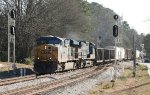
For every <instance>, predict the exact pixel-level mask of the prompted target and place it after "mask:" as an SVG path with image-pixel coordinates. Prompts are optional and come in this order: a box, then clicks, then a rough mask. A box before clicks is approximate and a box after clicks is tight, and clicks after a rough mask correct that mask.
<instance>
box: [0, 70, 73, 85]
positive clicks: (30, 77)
mask: <svg viewBox="0 0 150 95" xmlns="http://www.w3.org/2000/svg"><path fill="white" fill-rule="evenodd" d="M73 71H74V70H73ZM65 73H68V72H59V73H56V74H57V75H62V74H65ZM48 76H49V74H47V75H41V76H38V79H39V78H45V77H48ZM34 79H36V76H35V74H32V75H27V76H22V77H15V78H9V79H2V80H0V86H5V85H10V84H15V83H19V82H24V81H30V80H34Z"/></svg>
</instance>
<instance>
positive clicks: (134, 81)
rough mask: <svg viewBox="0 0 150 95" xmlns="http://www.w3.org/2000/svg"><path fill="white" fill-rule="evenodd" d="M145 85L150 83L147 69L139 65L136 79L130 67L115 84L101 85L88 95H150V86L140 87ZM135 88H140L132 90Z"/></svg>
mask: <svg viewBox="0 0 150 95" xmlns="http://www.w3.org/2000/svg"><path fill="white" fill-rule="evenodd" d="M144 83H150V77H149V75H148V73H147V67H146V66H143V65H138V66H137V69H136V76H135V77H133V74H132V68H131V67H128V68H126V69H125V72H124V73H123V75H122V76H120V77H119V78H118V79H117V80H116V81H115V83H114V84H113V82H103V83H99V84H97V85H96V86H95V87H94V88H93V89H92V90H90V91H89V92H88V95H150V84H148V85H142V86H139V85H141V84H144ZM134 86H139V87H135V88H133V89H130V88H131V87H134ZM125 89H127V90H125ZM122 90H123V91H122ZM116 91H118V92H116Z"/></svg>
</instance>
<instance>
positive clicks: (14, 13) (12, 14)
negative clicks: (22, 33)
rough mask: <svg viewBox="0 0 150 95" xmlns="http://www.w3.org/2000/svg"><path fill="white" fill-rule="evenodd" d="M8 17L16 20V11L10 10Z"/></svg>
mask: <svg viewBox="0 0 150 95" xmlns="http://www.w3.org/2000/svg"><path fill="white" fill-rule="evenodd" d="M10 17H11V18H12V19H15V18H16V11H15V10H14V9H12V10H11V11H10Z"/></svg>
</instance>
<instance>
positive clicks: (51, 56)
mask: <svg viewBox="0 0 150 95" xmlns="http://www.w3.org/2000/svg"><path fill="white" fill-rule="evenodd" d="M35 51H36V54H35V60H36V59H37V60H43V61H48V60H57V58H58V54H57V53H58V48H57V47H55V46H52V45H41V46H38V47H37V48H36V50H35Z"/></svg>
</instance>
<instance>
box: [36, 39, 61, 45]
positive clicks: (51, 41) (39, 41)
mask: <svg viewBox="0 0 150 95" xmlns="http://www.w3.org/2000/svg"><path fill="white" fill-rule="evenodd" d="M36 42H37V45H42V44H53V45H55V44H60V43H61V40H60V39H59V38H57V37H40V38H38V39H37V40H36Z"/></svg>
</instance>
